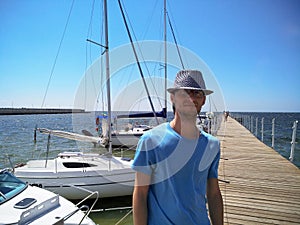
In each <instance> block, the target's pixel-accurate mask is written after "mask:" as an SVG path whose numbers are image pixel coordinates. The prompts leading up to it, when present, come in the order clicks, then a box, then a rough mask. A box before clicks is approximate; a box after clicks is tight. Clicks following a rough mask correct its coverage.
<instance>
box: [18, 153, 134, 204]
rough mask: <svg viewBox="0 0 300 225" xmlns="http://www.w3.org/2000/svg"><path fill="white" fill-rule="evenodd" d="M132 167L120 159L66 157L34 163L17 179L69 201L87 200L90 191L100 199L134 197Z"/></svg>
mask: <svg viewBox="0 0 300 225" xmlns="http://www.w3.org/2000/svg"><path fill="white" fill-rule="evenodd" d="M130 165H131V163H130V162H127V161H124V160H122V159H121V158H117V157H113V158H112V157H103V156H98V155H96V154H94V156H84V155H81V156H73V155H69V156H67V155H65V156H63V157H57V158H55V159H51V160H48V161H47V162H46V160H32V161H29V162H28V163H27V164H26V165H25V166H22V167H18V168H16V169H15V175H16V176H17V177H18V178H20V179H22V180H24V181H26V182H28V183H29V184H31V185H34V186H38V187H42V188H45V189H47V190H49V191H52V192H54V193H57V194H59V195H61V196H63V197H65V198H67V199H83V198H85V197H86V195H87V193H86V191H83V190H82V189H86V190H89V191H91V192H94V191H98V193H99V196H100V198H104V197H115V196H126V195H131V194H132V192H133V186H134V176H135V175H134V171H133V170H132V169H131V167H130Z"/></svg>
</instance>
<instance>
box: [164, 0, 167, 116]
mask: <svg viewBox="0 0 300 225" xmlns="http://www.w3.org/2000/svg"><path fill="white" fill-rule="evenodd" d="M164 43H165V44H164V45H165V110H166V111H165V112H166V115H165V116H166V118H165V120H167V113H168V110H167V69H168V67H167V0H164Z"/></svg>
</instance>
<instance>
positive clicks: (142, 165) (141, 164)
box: [131, 136, 152, 175]
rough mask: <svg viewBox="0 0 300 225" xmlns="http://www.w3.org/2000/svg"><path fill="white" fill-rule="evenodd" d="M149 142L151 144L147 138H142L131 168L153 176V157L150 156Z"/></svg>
mask: <svg viewBox="0 0 300 225" xmlns="http://www.w3.org/2000/svg"><path fill="white" fill-rule="evenodd" d="M147 142H149V140H148V137H147V136H142V137H141V138H140V140H139V142H138V145H137V148H136V152H135V156H134V160H133V163H132V165H131V168H132V169H133V170H135V171H137V172H142V173H145V174H147V175H151V173H152V168H151V159H150V158H151V156H150V154H149V150H148V145H147Z"/></svg>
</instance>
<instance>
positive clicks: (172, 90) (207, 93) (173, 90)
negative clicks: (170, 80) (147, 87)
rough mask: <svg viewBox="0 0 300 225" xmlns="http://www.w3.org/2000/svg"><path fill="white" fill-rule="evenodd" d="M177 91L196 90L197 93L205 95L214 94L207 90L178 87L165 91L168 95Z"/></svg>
mask: <svg viewBox="0 0 300 225" xmlns="http://www.w3.org/2000/svg"><path fill="white" fill-rule="evenodd" d="M178 90H197V91H203V92H204V94H205V95H210V94H212V93H214V92H213V91H211V90H208V89H201V88H193V87H178V88H168V89H167V91H168V92H169V93H174V92H175V91H178Z"/></svg>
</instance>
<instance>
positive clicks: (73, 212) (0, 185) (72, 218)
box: [0, 170, 95, 225]
mask: <svg viewBox="0 0 300 225" xmlns="http://www.w3.org/2000/svg"><path fill="white" fill-rule="evenodd" d="M81 208H82V209H83V208H86V207H81ZM86 209H88V208H86ZM89 212H90V210H88V211H87V213H84V212H83V211H81V209H80V208H78V207H77V206H76V205H74V204H73V203H72V202H70V201H69V200H67V199H65V198H63V197H61V196H59V195H56V194H54V193H52V192H50V191H47V190H44V189H42V188H39V187H32V186H30V185H28V184H26V183H25V182H23V181H21V180H19V179H18V178H16V177H15V176H14V175H13V174H11V173H10V172H9V171H7V170H2V171H0V224H18V225H25V224H30V225H34V224H36V225H40V224H44V225H47V224H49V225H50V224H51V225H52V224H65V225H75V224H82V225H95V223H94V222H93V221H92V220H91V219H90V218H88V217H87V216H88V213H89Z"/></svg>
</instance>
